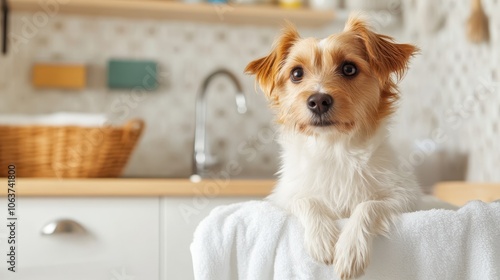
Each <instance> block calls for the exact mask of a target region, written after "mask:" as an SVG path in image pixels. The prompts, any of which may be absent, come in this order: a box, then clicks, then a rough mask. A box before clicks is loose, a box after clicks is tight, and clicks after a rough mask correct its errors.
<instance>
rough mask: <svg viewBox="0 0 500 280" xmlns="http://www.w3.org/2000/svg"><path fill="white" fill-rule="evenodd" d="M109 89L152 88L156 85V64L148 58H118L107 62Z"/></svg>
mask: <svg viewBox="0 0 500 280" xmlns="http://www.w3.org/2000/svg"><path fill="white" fill-rule="evenodd" d="M108 87H109V88H110V89H136V88H142V89H145V90H153V89H156V88H157V87H158V64H157V63H156V62H154V61H148V60H118V59H112V60H110V61H109V62H108Z"/></svg>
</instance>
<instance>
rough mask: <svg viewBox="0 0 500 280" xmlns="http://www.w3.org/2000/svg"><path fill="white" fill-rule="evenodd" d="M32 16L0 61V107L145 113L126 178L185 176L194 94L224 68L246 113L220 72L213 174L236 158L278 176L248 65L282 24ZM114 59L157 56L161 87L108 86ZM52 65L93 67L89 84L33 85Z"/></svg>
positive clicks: (212, 109) (116, 117) (249, 171)
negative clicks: (43, 66) (38, 21)
mask: <svg viewBox="0 0 500 280" xmlns="http://www.w3.org/2000/svg"><path fill="white" fill-rule="evenodd" d="M33 20H35V19H34V18H33V16H32V15H31V14H28V13H16V14H14V15H13V16H12V20H11V28H12V29H11V32H12V34H15V35H21V36H22V38H26V39H27V40H19V41H17V40H12V42H11V47H12V48H11V52H10V54H9V55H8V56H7V57H2V58H0V65H1V66H0V68H1V69H2V71H3V72H4V73H3V76H4V77H5V81H8V83H7V82H5V81H4V82H3V83H2V82H1V81H0V98H1V100H2V101H1V102H0V113H16V114H45V113H51V112H58V111H75V112H94V113H106V114H108V115H109V116H110V118H111V120H112V121H113V122H115V123H123V122H124V121H126V120H128V119H131V118H136V117H137V118H142V119H144V120H145V121H146V124H147V128H146V130H145V133H144V135H143V137H142V140H141V142H140V145H139V146H138V148H137V150H136V151H135V153H134V154H133V157H132V158H131V160H130V162H129V164H128V166H127V168H126V170H125V176H130V177H139V176H140V177H142V176H148V177H156V176H160V177H186V176H189V175H190V174H191V166H192V165H191V155H192V151H193V137H194V118H195V116H194V109H195V100H196V95H197V92H198V90H199V87H200V85H201V82H202V80H203V79H204V78H205V77H206V76H207V75H209V74H210V73H211V72H212V71H214V70H216V69H218V68H226V69H229V70H230V71H232V72H233V73H235V74H236V75H237V77H238V79H240V81H241V82H242V84H243V86H244V90H245V94H246V97H247V102H248V108H249V111H248V112H247V113H246V114H245V115H239V114H238V113H237V111H236V104H235V97H234V92H235V89H234V88H233V85H232V84H231V83H230V82H228V81H227V80H225V79H224V77H220V78H217V79H216V80H214V82H213V84H212V85H211V86H210V87H209V91H208V118H207V128H208V132H207V135H208V143H209V146H210V150H211V151H212V153H213V154H214V156H215V158H216V159H217V161H218V163H219V164H218V165H217V166H215V167H214V169H213V170H214V171H213V172H212V173H213V174H214V176H217V175H218V174H219V172H222V171H223V170H224V167H225V165H227V163H228V162H230V160H236V161H238V162H239V163H240V165H241V172H239V171H238V172H236V173H237V174H233V175H234V176H235V177H272V176H273V174H274V173H275V172H276V170H277V166H278V161H279V159H278V147H277V146H276V144H275V143H274V141H272V140H273V139H272V137H273V136H274V128H273V121H272V114H271V112H270V111H269V109H268V108H267V104H266V102H265V100H264V98H263V96H262V95H261V94H260V93H259V92H256V87H255V85H254V80H253V78H252V77H247V76H245V75H244V74H243V69H244V67H245V65H246V64H247V63H248V62H249V61H250V60H252V59H255V58H257V57H259V56H262V55H264V54H266V52H268V51H269V49H270V46H271V44H272V42H273V40H274V38H275V36H276V35H277V34H278V31H279V29H280V27H278V26H277V27H273V28H271V27H252V26H230V25H228V24H224V23H221V24H206V23H193V22H173V21H161V20H141V19H137V20H131V19H120V18H106V17H90V16H68V15H57V16H56V17H53V18H50V19H49V20H48V21H47V22H46V24H43V25H40V26H37V27H36V28H35V30H33V31H32V33H26V31H27V25H29V24H27V22H33ZM332 28H337V27H335V26H330V27H329V28H325V30H312V29H310V30H307V29H306V30H301V31H302V32H303V34H304V35H305V36H308V35H312V34H314V35H318V34H319V35H321V36H325V35H326V34H328V33H330V32H331V31H332ZM28 29H29V28H28ZM338 29H340V26H339V27H338ZM28 31H30V32H31V30H28ZM319 35H318V36H319ZM18 37H19V36H15V38H18ZM110 58H137V59H153V60H156V61H158V62H159V68H160V69H159V73H160V74H159V80H160V88H159V89H157V90H155V91H151V92H147V91H145V92H131V91H128V90H126V91H117V90H108V89H107V88H106V73H105V72H106V63H107V60H109V59H110ZM47 61H48V62H62V63H71V62H80V63H85V64H87V65H88V66H89V73H88V87H87V88H86V89H85V90H83V91H78V92H74V91H62V90H35V89H33V88H32V86H31V84H30V78H31V75H30V71H31V66H32V64H33V63H34V62H47ZM222 175H223V174H222Z"/></svg>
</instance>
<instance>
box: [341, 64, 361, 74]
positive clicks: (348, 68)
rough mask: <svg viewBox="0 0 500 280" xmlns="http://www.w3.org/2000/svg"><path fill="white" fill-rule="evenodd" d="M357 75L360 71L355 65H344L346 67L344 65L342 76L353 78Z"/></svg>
mask: <svg viewBox="0 0 500 280" xmlns="http://www.w3.org/2000/svg"><path fill="white" fill-rule="evenodd" d="M356 73H358V69H357V68H356V65H354V64H353V63H351V62H346V63H344V65H342V74H344V76H348V77H351V76H354V75H356Z"/></svg>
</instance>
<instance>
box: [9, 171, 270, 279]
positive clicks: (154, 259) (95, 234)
mask: <svg viewBox="0 0 500 280" xmlns="http://www.w3.org/2000/svg"><path fill="white" fill-rule="evenodd" d="M0 179H2V178H0ZM3 179H5V178H3ZM5 180H6V179H5ZM273 186H274V181H272V180H260V181H259V180H230V181H227V182H221V181H210V180H206V181H202V182H199V183H193V182H191V181H189V180H187V179H64V180H57V179H43V178H22V180H19V182H18V183H17V184H16V194H17V200H16V202H17V205H16V215H17V217H18V221H17V223H18V224H17V233H16V234H17V235H16V237H17V242H18V251H17V252H16V256H17V261H18V263H17V264H18V266H17V272H16V273H12V272H8V271H7V264H6V262H5V261H2V262H0V279H1V280H49V279H50V280H63V279H64V280H68V279H71V280H83V279H85V280H101V279H103V280H104V279H105V280H124V279H127V280H131V279H136V280H190V279H194V277H193V268H192V261H191V252H190V244H191V242H192V239H193V233H194V231H195V229H196V227H197V226H198V224H199V223H200V221H201V220H203V219H204V218H205V217H206V216H208V215H209V213H210V211H211V210H212V209H214V208H215V207H217V206H220V205H227V204H231V203H238V202H244V201H249V200H260V199H262V198H263V197H265V196H266V195H268V194H269V193H270V191H271V189H272V187H273ZM6 190H7V188H0V254H1V255H2V256H4V258H3V259H4V260H5V258H6V257H5V254H6V253H7V245H8V244H7V243H6V237H7V228H6V226H5V224H6V223H7V197H6V194H7V192H6ZM58 219H66V220H70V221H72V222H75V223H78V224H79V225H81V227H82V228H83V229H84V231H85V233H65V234H62V233H60V234H49V235H42V229H44V228H46V226H47V225H48V224H50V223H51V222H53V221H55V220H58ZM48 232H50V230H48Z"/></svg>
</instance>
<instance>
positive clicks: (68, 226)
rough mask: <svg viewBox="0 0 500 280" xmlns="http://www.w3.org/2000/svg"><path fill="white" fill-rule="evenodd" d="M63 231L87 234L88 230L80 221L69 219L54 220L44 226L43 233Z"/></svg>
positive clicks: (49, 233) (50, 233) (52, 233)
mask: <svg viewBox="0 0 500 280" xmlns="http://www.w3.org/2000/svg"><path fill="white" fill-rule="evenodd" d="M61 233H71V234H85V233H87V230H86V229H85V228H84V227H83V226H82V225H81V224H80V223H78V222H76V221H73V220H69V219H59V220H54V221H52V222H50V223H48V224H46V225H45V226H44V227H43V228H42V235H54V234H61Z"/></svg>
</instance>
